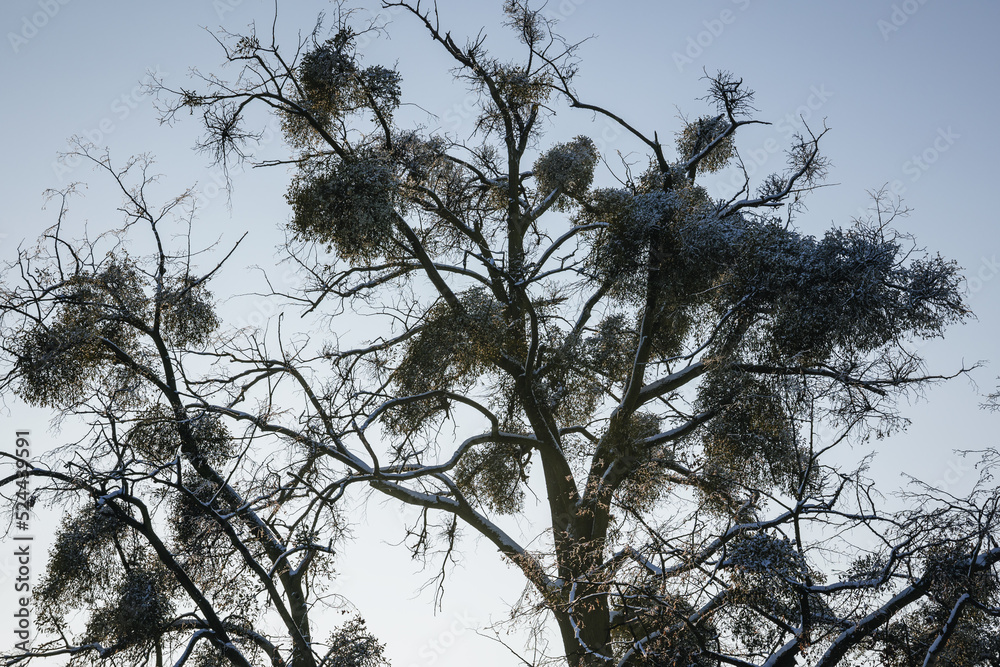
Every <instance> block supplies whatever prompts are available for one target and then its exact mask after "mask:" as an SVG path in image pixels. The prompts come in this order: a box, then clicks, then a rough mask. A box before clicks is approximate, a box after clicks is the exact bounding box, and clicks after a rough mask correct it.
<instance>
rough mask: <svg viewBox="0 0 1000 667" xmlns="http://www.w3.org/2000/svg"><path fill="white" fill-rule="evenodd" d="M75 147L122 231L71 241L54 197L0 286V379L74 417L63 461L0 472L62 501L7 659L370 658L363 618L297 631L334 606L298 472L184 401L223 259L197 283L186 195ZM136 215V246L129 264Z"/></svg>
mask: <svg viewBox="0 0 1000 667" xmlns="http://www.w3.org/2000/svg"><path fill="white" fill-rule="evenodd" d="M79 155H80V156H81V157H82V158H85V159H89V160H91V161H92V162H93V163H94V164H95V165H97V166H98V167H99V168H100V169H101V170H103V171H105V172H106V173H107V174H108V175H109V176H110V177H111V178H112V179H113V180H114V182H115V183H117V185H118V186H119V187H120V189H121V192H122V194H123V195H124V203H123V206H122V208H121V211H122V212H123V214H124V217H125V221H124V223H123V225H122V226H121V227H120V228H118V229H112V230H108V231H106V232H105V233H103V234H101V235H100V236H98V237H97V238H95V239H89V238H86V237H85V238H83V239H81V240H77V241H74V240H70V239H69V238H68V237H67V236H65V235H64V232H63V224H64V216H65V213H66V196H67V194H69V193H62V195H61V198H60V201H61V204H62V206H61V207H60V213H59V220H58V222H57V224H56V225H55V226H54V227H52V228H51V229H50V230H49V231H48V232H47V233H46V234H45V236H44V237H43V239H42V241H41V243H40V244H39V246H38V249H37V251H35V252H33V253H28V252H27V251H23V252H22V253H21V256H20V259H19V261H18V263H17V264H16V265H15V267H14V268H16V270H17V271H19V272H20V274H19V276H17V278H19V281H20V284H19V285H17V286H14V287H7V286H5V287H4V288H3V290H2V292H0V303H2V306H0V308H2V318H3V320H2V322H3V324H2V326H3V350H4V352H5V354H6V356H7V358H8V359H9V360H10V361H11V365H10V366H9V367H8V369H7V372H6V373H5V375H4V377H3V381H2V385H0V386H2V388H3V389H4V390H5V391H6V390H11V391H13V392H15V393H16V394H17V395H18V396H19V397H20V398H22V399H23V400H25V401H26V402H28V403H30V404H33V405H41V406H47V407H50V408H53V409H54V410H56V411H57V414H58V415H59V417H60V418H62V417H66V416H69V415H74V416H78V417H81V418H83V420H84V421H85V423H86V424H87V425H88V427H89V431H87V432H86V433H84V434H83V435H82V437H81V438H80V440H79V441H77V442H75V443H71V444H68V445H66V446H65V447H64V448H63V449H62V450H61V452H59V454H60V457H61V458H63V460H62V461H61V463H62V465H60V466H58V467H56V466H44V465H38V464H32V463H31V462H28V461H25V460H24V459H18V460H17V463H18V468H19V470H18V471H17V472H15V473H14V474H12V475H10V476H6V477H4V478H3V479H2V480H0V486H4V487H7V486H15V485H16V487H15V488H16V489H18V490H20V489H23V486H21V483H22V482H23V480H24V478H25V477H26V476H29V477H34V478H36V479H38V480H40V481H42V482H43V483H44V484H45V486H42V487H39V488H37V489H34V490H35V491H36V493H37V494H38V495H41V496H45V495H49V496H52V497H54V498H55V500H56V501H57V502H58V503H60V504H61V505H63V506H64V507H65V508H66V514H65V517H64V519H63V522H62V525H61V526H60V528H59V530H58V533H57V536H56V541H55V545H54V547H53V548H52V550H51V552H50V555H49V562H48V565H47V569H46V573H45V577H44V579H43V581H42V582H41V583H40V585H39V586H38V588H37V589H36V591H35V595H34V597H35V601H36V605H37V606H36V608H35V610H34V611H35V614H36V615H37V620H38V622H39V626H40V629H41V630H42V631H44V632H46V633H47V635H48V639H46V640H45V641H43V642H41V643H39V644H37V645H36V646H34V647H33V648H31V650H27V642H25V646H23V647H22V649H24V650H21V651H17V652H14V653H9V654H7V655H5V656H4V662H5V664H7V665H14V664H21V663H22V662H27V661H28V660H29V659H30V658H34V657H52V656H60V655H68V656H70V658H71V660H72V662H73V663H74V664H88V663H89V664H98V663H105V662H109V661H110V662H112V663H115V664H127V665H147V664H154V660H155V664H156V665H158V666H159V665H163V664H166V663H165V660H170V661H172V662H173V661H174V660H176V662H174V664H176V665H182V664H185V663H186V662H187V661H188V660H191V661H193V663H192V664H197V665H215V664H222V663H226V664H233V665H242V666H243V667H250V665H254V664H261V663H264V662H267V663H269V664H271V665H274V666H276V667H277V666H280V665H286V664H294V665H309V666H313V665H315V666H317V667H320V666H329V667H333V666H338V667H341V666H342V667H377V666H378V665H381V664H385V661H384V660H383V659H382V650H383V647H382V645H381V644H380V643H378V642H377V641H376V640H375V639H374V638H373V637H372V636H371V635H370V634H369V633H368V632H367V631H366V629H365V626H364V621H363V620H361V619H360V618H354V619H352V620H350V621H349V622H348V623H347V624H346V625H345V626H343V627H342V628H339V629H336V630H334V631H333V632H332V633H331V634H330V636H329V638H328V639H327V640H325V641H324V640H323V639H322V638H321V637H319V636H316V634H314V632H313V627H314V624H313V622H312V621H311V620H310V614H311V613H312V612H313V610H314V609H317V608H318V609H322V608H323V606H326V607H332V606H336V605H334V604H331V603H330V601H328V600H326V599H325V597H326V596H324V595H323V592H324V590H325V589H326V588H327V582H328V580H329V577H330V575H331V573H332V568H331V563H330V559H331V558H332V555H333V537H334V536H335V535H336V534H337V531H338V527H339V526H340V522H339V520H338V516H337V513H336V511H335V509H334V508H333V507H332V506H329V505H328V504H322V503H321V504H320V505H316V501H315V500H307V499H306V496H307V495H308V491H307V490H306V489H305V488H304V485H306V484H307V482H306V479H307V478H308V474H307V470H305V469H303V468H301V466H300V465H297V464H296V462H295V461H294V460H289V459H288V458H286V457H283V456H282V455H281V454H280V453H276V454H274V455H272V456H262V455H261V454H260V452H259V451H258V449H259V442H258V441H259V435H258V434H256V433H254V432H252V431H247V432H245V433H240V434H234V433H233V432H232V431H231V430H230V428H229V427H228V426H227V424H226V423H225V421H224V420H223V419H222V418H221V417H220V416H219V415H216V414H214V413H213V412H210V411H207V410H204V409H202V408H200V407H198V405H196V404H192V403H191V402H190V396H189V394H188V389H189V387H191V386H192V383H193V380H192V378H191V376H190V375H189V374H188V370H187V369H188V367H189V366H193V367H197V366H198V365H199V359H200V358H201V357H202V356H203V355H204V354H206V353H207V352H208V351H210V350H212V349H213V348H212V347H211V346H212V345H214V344H217V343H218V341H219V339H218V338H217V337H216V335H215V334H214V331H215V330H216V329H217V327H218V325H219V322H218V320H217V318H216V316H215V312H214V305H213V303H212V296H211V293H210V292H209V291H208V290H207V287H206V285H207V283H208V281H209V279H210V278H211V277H212V275H213V274H214V273H215V271H216V270H217V269H218V268H219V267H218V266H217V267H215V268H214V269H212V270H210V271H208V272H207V273H205V274H202V275H195V274H194V273H193V272H192V269H193V261H194V260H195V257H196V255H195V254H192V253H190V251H189V246H185V245H183V244H182V245H180V246H178V247H176V248H174V247H172V246H171V243H170V241H169V239H170V236H171V233H172V231H173V229H174V224H175V222H176V221H175V220H173V219H172V217H173V216H175V215H176V214H177V213H178V212H179V210H180V209H181V208H182V207H183V204H184V203H185V202H186V201H187V200H188V199H189V196H190V193H185V194H184V195H182V196H180V197H178V198H176V199H174V200H172V201H169V202H167V204H165V205H164V206H162V207H159V208H157V207H154V206H153V205H152V204H151V203H150V201H149V200H148V198H147V188H148V186H149V185H150V184H151V182H152V180H153V179H151V178H150V177H149V175H148V173H147V172H148V167H149V163H148V161H147V160H144V159H134V160H132V161H130V162H128V163H127V164H125V165H124V166H122V167H116V166H114V165H113V164H112V162H111V160H110V158H109V157H108V156H107V155H94V154H92V153H91V152H88V150H87V149H86V148H84V147H82V146H81V150H80V153H79ZM136 173H138V174H139V177H138V180H137V182H135V181H132V180H131V179H133V178H134V176H135V175H136ZM57 196H58V195H57ZM143 227H144V228H145V231H146V233H147V234H148V235H149V238H148V240H149V241H150V243H149V244H148V245H147V246H145V247H144V248H143V249H142V250H143V252H144V253H145V252H147V251H148V252H150V253H151V254H143V255H142V256H141V257H134V256H132V254H131V252H130V249H129V248H128V247H127V241H128V238H129V236H132V237H134V236H135V232H136V231H137V229H138V228H143ZM8 277H10V276H8ZM194 384H197V383H194ZM251 454H253V455H252V456H251ZM5 456H6V457H9V458H16V457H14V456H13V455H12V454H7V453H6V452H5ZM11 500H12V501H13V500H14V498H11ZM18 500H20V498H18ZM12 506H14V503H13V502H12ZM318 521H323V522H324V526H325V529H324V530H322V531H321V530H318V529H317V527H316V523H317V522H318ZM324 603H326V604H325V605H324ZM317 605H321V606H319V607H317ZM80 614H82V617H83V619H84V621H83V622H82V624H81V623H80V622H78V621H77V619H78V617H79V615H80Z"/></svg>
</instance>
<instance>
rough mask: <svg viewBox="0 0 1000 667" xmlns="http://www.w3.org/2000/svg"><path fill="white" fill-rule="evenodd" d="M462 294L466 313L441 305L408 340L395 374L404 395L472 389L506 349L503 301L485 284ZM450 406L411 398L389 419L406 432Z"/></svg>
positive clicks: (431, 399)
mask: <svg viewBox="0 0 1000 667" xmlns="http://www.w3.org/2000/svg"><path fill="white" fill-rule="evenodd" d="M460 298H461V302H462V307H463V311H464V313H465V316H464V317H463V318H458V317H456V316H455V313H454V312H453V311H452V310H451V308H450V307H449V306H448V305H447V304H445V303H440V304H437V305H435V306H433V307H432V308H431V309H430V310H429V311H428V313H427V315H426V316H425V323H424V325H423V327H422V329H421V331H420V333H419V334H418V335H417V336H415V337H414V338H412V339H411V340H410V342H409V343H408V344H407V346H406V348H405V351H404V353H403V356H402V358H401V359H400V360H399V363H398V365H397V367H396V370H395V372H394V374H393V382H394V384H395V386H396V388H397V391H398V394H399V395H400V396H417V395H420V394H425V393H427V392H433V391H440V390H445V391H454V390H463V389H467V388H468V387H470V386H472V384H473V383H474V382H475V381H476V380H477V379H478V378H479V376H480V375H481V374H482V373H485V372H487V371H488V370H489V369H490V363H491V362H492V360H493V359H495V358H496V357H497V355H498V354H499V353H500V350H501V348H502V345H503V343H504V338H505V334H506V323H505V321H504V318H503V309H502V307H501V305H500V304H499V303H497V302H496V301H495V300H494V299H493V298H492V297H491V296H490V295H489V294H488V293H487V292H486V291H485V290H483V289H481V288H473V289H470V290H468V291H466V292H464V293H463V294H462V295H461V297H460ZM446 407H447V402H446V401H445V400H444V399H442V398H440V397H428V398H427V399H424V400H419V401H414V402H409V403H406V404H403V405H400V406H399V407H397V408H395V409H394V410H392V411H391V413H390V414H389V417H388V418H387V423H388V425H389V427H390V428H391V429H393V430H394V431H396V432H399V433H405V432H407V431H409V430H413V429H416V428H419V427H420V426H421V425H422V424H424V423H425V421H426V420H428V419H430V418H432V417H433V416H435V415H438V414H440V413H441V411H443V410H444V409H445V408H446Z"/></svg>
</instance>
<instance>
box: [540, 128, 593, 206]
mask: <svg viewBox="0 0 1000 667" xmlns="http://www.w3.org/2000/svg"><path fill="white" fill-rule="evenodd" d="M598 158H599V155H598V153H597V148H596V147H595V146H594V142H593V141H592V140H591V139H590V138H589V137H576V138H575V139H573V141H570V142H568V143H565V144H556V145H555V146H553V147H552V148H550V149H549V150H548V151H547V152H546V153H545V154H544V155H542V156H541V157H540V158H538V160H536V161H535V168H534V172H535V178H536V179H538V190H539V196H541V197H547V196H549V194H550V193H551V192H553V191H558V192H559V193H560V195H565V196H567V197H569V198H571V199H574V200H576V199H580V198H581V197H583V196H584V195H585V194H586V192H587V189H588V188H590V184H591V182H592V181H593V180H594V167H595V166H596V165H597V160H598Z"/></svg>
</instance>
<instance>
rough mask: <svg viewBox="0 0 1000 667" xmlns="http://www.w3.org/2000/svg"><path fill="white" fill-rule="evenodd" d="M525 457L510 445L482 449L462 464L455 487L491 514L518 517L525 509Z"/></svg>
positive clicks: (469, 454) (500, 443)
mask: <svg viewBox="0 0 1000 667" xmlns="http://www.w3.org/2000/svg"><path fill="white" fill-rule="evenodd" d="M524 455H525V454H524V452H523V451H522V450H521V448H520V447H519V446H518V445H515V444H511V443H504V442H495V443H487V444H485V445H480V446H479V447H476V448H475V449H474V450H473V451H471V452H469V453H468V454H466V455H465V456H463V457H462V459H461V460H460V461H459V465H458V469H457V470H456V471H455V483H456V484H457V485H458V488H459V489H461V490H462V493H464V494H466V496H468V497H469V498H471V499H474V500H475V501H477V502H478V503H479V504H481V505H483V506H485V507H486V508H488V509H489V510H490V511H491V512H496V513H499V514H515V513H517V512H519V511H520V510H521V509H522V508H523V505H524V488H523V482H526V481H527V466H526V462H525V461H524V460H523V457H524Z"/></svg>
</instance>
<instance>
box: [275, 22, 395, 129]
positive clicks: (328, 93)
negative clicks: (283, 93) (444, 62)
mask: <svg viewBox="0 0 1000 667" xmlns="http://www.w3.org/2000/svg"><path fill="white" fill-rule="evenodd" d="M297 73H298V77H297V81H298V90H299V91H300V92H301V96H299V97H297V98H296V99H295V103H296V105H297V106H298V108H299V110H294V109H290V110H288V111H286V113H285V114H284V115H283V116H282V123H283V129H284V132H285V137H286V139H287V140H288V142H289V143H290V144H291V145H292V146H296V147H299V148H305V147H308V146H312V145H313V144H315V143H316V142H321V141H322V135H321V134H320V130H322V131H326V132H330V131H331V130H332V129H333V127H334V126H335V125H337V124H340V123H342V122H343V121H344V120H345V118H346V117H347V116H348V115H350V114H354V113H357V112H360V111H371V113H372V116H373V119H374V120H377V121H378V120H388V119H389V118H391V117H392V114H393V112H394V111H395V110H396V108H397V107H399V103H400V81H401V79H400V76H399V73H398V72H396V71H395V70H392V69H388V68H386V67H382V66H380V65H372V66H369V67H362V66H361V64H360V63H359V62H358V57H357V51H356V41H355V35H354V32H353V31H352V30H351V29H350V28H346V27H345V28H342V29H341V30H339V31H338V32H337V34H336V35H335V36H334V37H332V38H330V39H328V40H326V41H324V42H322V43H315V44H314V45H313V48H312V50H310V51H309V52H307V53H306V54H305V55H304V56H302V60H301V62H300V63H299V66H298V72H297ZM313 123H318V124H319V126H320V127H319V128H317V127H316V126H315V125H313Z"/></svg>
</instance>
